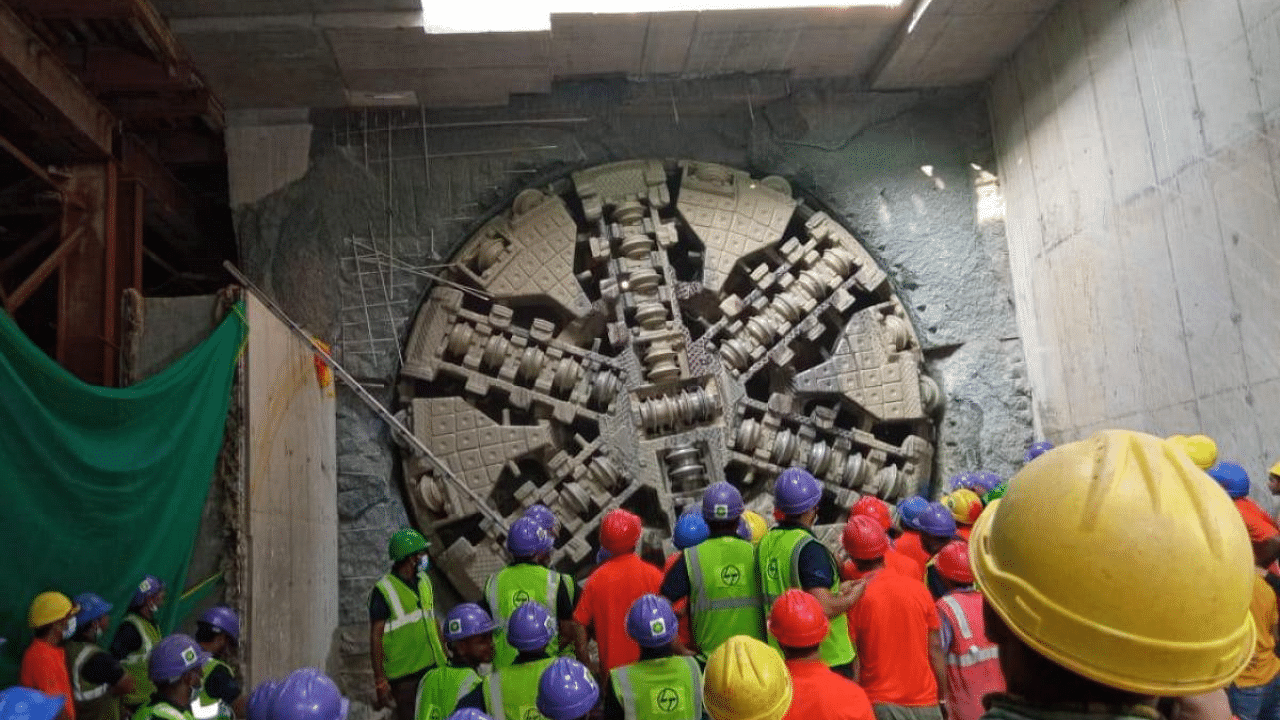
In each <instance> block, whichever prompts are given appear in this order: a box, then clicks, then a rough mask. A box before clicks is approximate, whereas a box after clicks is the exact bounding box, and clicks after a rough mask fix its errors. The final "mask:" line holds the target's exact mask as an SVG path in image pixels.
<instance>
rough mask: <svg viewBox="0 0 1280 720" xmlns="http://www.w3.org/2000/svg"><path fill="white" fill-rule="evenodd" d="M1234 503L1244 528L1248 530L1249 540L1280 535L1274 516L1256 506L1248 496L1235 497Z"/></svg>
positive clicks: (1258, 540) (1259, 540)
mask: <svg viewBox="0 0 1280 720" xmlns="http://www.w3.org/2000/svg"><path fill="white" fill-rule="evenodd" d="M1235 503H1236V509H1237V510H1239V511H1240V517H1241V518H1242V519H1244V526H1245V529H1247V530H1248V531H1249V540H1250V542H1256V543H1257V542H1262V541H1264V540H1267V539H1269V538H1272V537H1275V536H1276V535H1280V527H1277V526H1276V521H1275V518H1273V517H1271V516H1270V515H1268V514H1267V511H1266V510H1263V509H1262V508H1260V507H1258V504H1257V503H1255V502H1254V501H1252V500H1250V499H1249V498H1237V499H1236V501H1235Z"/></svg>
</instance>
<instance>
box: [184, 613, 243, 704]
mask: <svg viewBox="0 0 1280 720" xmlns="http://www.w3.org/2000/svg"><path fill="white" fill-rule="evenodd" d="M196 642H197V643H199V645H200V648H201V649H203V650H204V651H205V652H207V653H209V655H210V657H209V662H207V663H205V664H204V668H203V670H204V676H203V678H202V680H201V683H200V692H199V693H197V695H196V700H195V702H194V703H192V704H191V714H192V715H193V716H194V717H195V720H204V719H205V718H214V717H216V718H230V717H238V718H243V717H245V716H246V715H248V713H249V696H248V695H246V694H245V693H244V691H243V690H242V688H241V686H240V681H239V680H238V679H236V673H235V671H234V670H232V669H231V665H229V664H228V663H227V659H228V658H229V656H230V655H231V651H232V650H234V649H235V648H236V647H237V646H238V645H239V644H240V616H239V615H238V614H236V611H235V610H232V609H231V608H229V607H227V606H225V605H216V606H214V607H211V608H209V609H208V610H205V611H204V613H202V614H201V615H200V619H199V620H197V621H196Z"/></svg>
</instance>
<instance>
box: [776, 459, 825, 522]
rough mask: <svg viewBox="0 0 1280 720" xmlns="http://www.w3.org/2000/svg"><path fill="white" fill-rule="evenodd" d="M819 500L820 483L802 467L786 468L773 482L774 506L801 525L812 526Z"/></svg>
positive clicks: (787, 517) (820, 495)
mask: <svg viewBox="0 0 1280 720" xmlns="http://www.w3.org/2000/svg"><path fill="white" fill-rule="evenodd" d="M821 500H822V484H821V483H819V482H818V479H817V478H815V477H814V476H813V475H812V474H811V473H810V472H809V471H808V470H805V469H804V468H800V467H791V468H787V469H786V470H783V471H782V473H781V474H779V475H778V479H777V480H775V481H774V483H773V506H774V508H775V509H777V510H778V512H780V513H782V515H783V517H785V518H786V519H787V520H789V521H790V522H794V523H797V524H799V525H801V526H803V527H813V522H814V520H815V519H816V518H817V517H818V503H819V502H820V501H821Z"/></svg>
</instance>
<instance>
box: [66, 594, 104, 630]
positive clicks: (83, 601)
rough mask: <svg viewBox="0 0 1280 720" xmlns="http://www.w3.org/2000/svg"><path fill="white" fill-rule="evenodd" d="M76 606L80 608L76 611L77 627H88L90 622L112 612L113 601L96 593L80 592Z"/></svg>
mask: <svg viewBox="0 0 1280 720" xmlns="http://www.w3.org/2000/svg"><path fill="white" fill-rule="evenodd" d="M75 604H76V607H78V608H80V609H79V610H78V611H77V612H76V627H80V628H83V627H86V626H88V625H89V623H91V622H93V621H94V620H97V619H98V618H100V617H102V616H103V615H106V614H107V613H109V612H111V607H112V605H111V603H109V602H107V601H106V600H103V599H102V597H101V596H99V595H95V594H94V593H91V592H87V593H80V594H79V595H77V596H76V599H75Z"/></svg>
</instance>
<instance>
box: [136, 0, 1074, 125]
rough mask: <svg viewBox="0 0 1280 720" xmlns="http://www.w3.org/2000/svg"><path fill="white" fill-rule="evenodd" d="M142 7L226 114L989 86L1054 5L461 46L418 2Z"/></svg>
mask: <svg viewBox="0 0 1280 720" xmlns="http://www.w3.org/2000/svg"><path fill="white" fill-rule="evenodd" d="M441 1H456V0H441ZM464 1H465V0H464ZM153 2H154V3H155V4H156V6H157V7H158V8H159V9H160V11H161V12H162V13H164V14H165V15H166V17H167V18H168V19H169V21H170V24H171V26H172V28H173V30H174V32H175V34H176V35H177V36H178V38H179V40H180V41H181V42H182V44H183V45H184V46H185V47H186V48H187V50H188V52H189V53H190V54H191V56H192V57H193V58H194V59H195V62H196V64H197V66H198V67H199V68H200V70H201V71H202V72H203V73H204V75H205V76H206V77H207V78H208V80H209V82H210V84H211V85H212V86H213V87H214V88H215V89H216V90H217V91H218V92H219V94H220V96H221V97H222V99H223V101H224V102H225V103H226V105H227V106H228V107H232V108H269V107H340V106H344V105H355V106H360V105H365V106H367V105H418V104H422V105H426V106H428V107H459V106H489V105H503V104H505V103H506V102H507V99H508V97H509V95H511V94H513V93H539V92H546V91H548V90H549V89H550V86H551V83H552V81H553V80H557V79H567V78H584V77H599V76H609V75H626V76H629V77H633V78H650V77H663V78H671V77H708V76H717V75H732V74H741V73H755V72H784V73H790V74H791V75H793V76H795V77H809V78H812V77H855V78H861V79H862V80H863V81H864V82H865V83H866V85H867V87H869V88H873V89H878V90H893V89H903V88H921V87H946V86H954V85H962V84H966V83H971V82H976V81H980V80H984V79H986V78H987V77H989V76H990V75H991V73H992V72H993V71H994V70H995V68H996V67H997V66H998V65H999V63H1000V62H1001V61H1003V60H1004V59H1005V58H1007V57H1008V56H1009V55H1010V54H1012V52H1013V51H1014V49H1016V48H1017V46H1018V45H1019V44H1020V43H1021V42H1022V39H1023V38H1024V37H1026V35H1027V34H1028V33H1029V32H1030V31H1031V30H1032V29H1034V28H1035V27H1036V26H1037V25H1038V24H1039V23H1040V21H1041V20H1042V19H1043V18H1044V17H1045V15H1047V14H1048V11H1049V10H1050V9H1051V8H1052V6H1053V5H1055V4H1056V2H1057V0H932V2H928V1H927V0H916V2H919V3H921V4H923V6H924V7H923V10H922V11H918V10H917V6H916V2H912V1H910V0H908V2H905V3H904V4H903V5H901V6H899V7H896V8H885V7H850V8H799V9H788V10H724V11H704V12H664V13H632V14H562V15H554V16H552V19H551V20H552V21H551V30H550V31H546V32H516V33H486V34H459V35H429V34H426V33H424V32H423V31H422V29H421V14H420V11H419V10H418V7H419V2H418V0H153ZM917 13H918V14H919V17H918V18H916V17H915V15H916V14H917ZM913 18H914V22H913ZM908 28H910V32H908Z"/></svg>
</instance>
